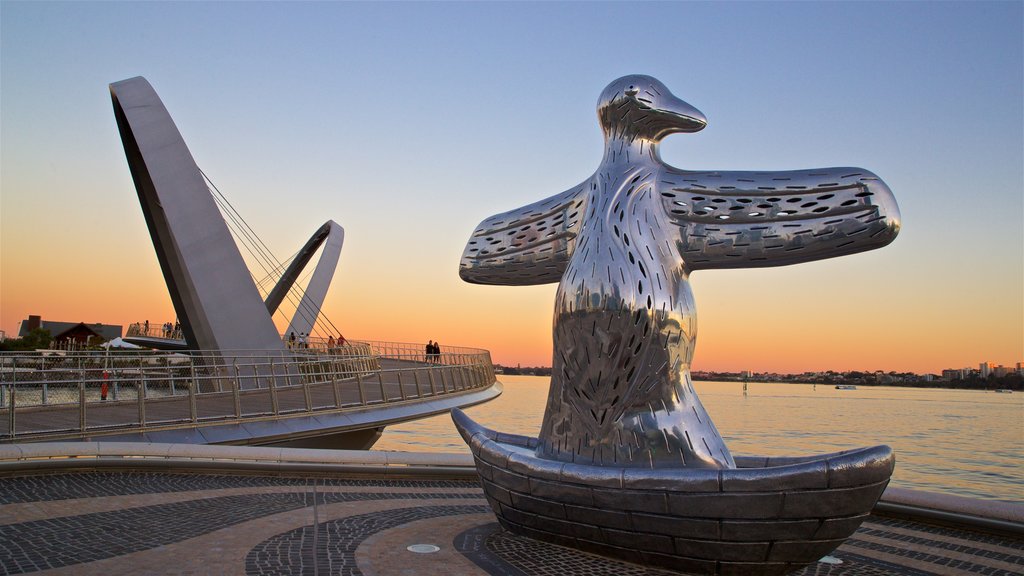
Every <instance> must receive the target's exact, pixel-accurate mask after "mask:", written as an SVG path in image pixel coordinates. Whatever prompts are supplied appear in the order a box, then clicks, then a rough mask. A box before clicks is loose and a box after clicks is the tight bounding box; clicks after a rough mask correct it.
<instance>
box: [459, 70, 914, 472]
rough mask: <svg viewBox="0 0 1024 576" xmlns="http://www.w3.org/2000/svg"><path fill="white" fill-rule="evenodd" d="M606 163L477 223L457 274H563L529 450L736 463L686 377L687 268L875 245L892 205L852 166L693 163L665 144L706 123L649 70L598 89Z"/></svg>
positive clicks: (544, 277) (490, 280) (787, 260)
mask: <svg viewBox="0 0 1024 576" xmlns="http://www.w3.org/2000/svg"><path fill="white" fill-rule="evenodd" d="M598 117H599V118H600V122H601V127H602V130H603V131H604V135H605V151H604V158H603V159H602V161H601V164H600V165H599V166H598V169H597V171H596V172H595V173H594V175H593V176H591V177H590V178H588V179H587V180H585V181H584V182H582V183H581V184H580V185H578V186H576V187H574V188H572V189H570V190H567V191H565V192H563V193H561V194H558V195H555V196H552V197H550V198H547V199H545V200H541V201H539V202H536V203H534V204H530V205H528V206H525V207H522V208H519V209H517V210H512V211H509V212H505V213H502V214H498V215H496V216H492V217H491V218H488V219H486V220H484V221H483V222H482V223H481V224H480V225H479V226H478V227H477V229H476V230H475V231H474V232H473V234H472V236H471V238H470V240H469V243H468V245H467V247H466V250H465V252H464V254H463V256H462V262H461V266H460V271H459V272H460V275H461V276H462V278H463V279H464V280H466V281H468V282H473V283H479V284H502V285H529V284H544V283H550V282H556V281H557V282H559V285H558V291H557V294H556V297H555V314H554V353H553V359H552V378H551V392H550V395H549V397H548V404H547V408H546V412H545V416H544V422H543V425H542V428H541V432H540V437H539V440H540V444H539V445H538V447H537V450H536V451H537V455H538V456H541V457H544V458H549V459H554V460H560V461H566V462H575V463H581V464H595V465H603V466H623V467H646V468H674V467H692V468H735V466H736V464H735V462H734V460H733V457H732V455H731V454H730V452H729V450H728V448H727V447H726V445H725V443H724V442H723V441H722V438H721V436H720V434H719V433H718V431H717V430H716V428H715V425H714V423H713V422H712V421H711V418H710V417H709V416H708V414H707V412H706V411H705V410H704V407H703V406H702V405H701V402H700V399H699V398H698V397H697V394H696V393H695V391H694V389H693V386H692V384H691V382H690V374H689V369H690V362H691V359H692V358H693V348H694V343H695V341H696V336H697V326H696V311H695V308H694V300H693V295H692V293H691V291H690V285H689V281H688V278H689V274H690V273H691V272H692V271H694V270H700V269H711V268H742V267H760V266H781V265H787V264H796V263H800V262H809V261H812V260H819V259H823V258H831V257H835V256H842V255H845V254H853V253H856V252H862V251H865V250H871V249H874V248H878V247H881V246H884V245H886V244H888V243H889V242H891V241H892V240H893V239H894V238H895V236H896V234H897V232H898V231H899V227H900V223H899V210H898V208H897V206H896V201H895V199H894V198H893V196H892V193H891V192H890V191H889V188H888V187H887V186H886V185H885V183H884V182H882V180H880V179H879V178H878V177H877V176H875V175H874V174H872V173H871V172H869V171H867V170H863V169H861V168H823V169H811V170H797V171H785V172H763V171H762V172H721V171H687V170H680V169H678V168H674V167H672V166H669V165H667V164H665V163H664V162H663V161H662V160H661V158H660V156H659V154H658V144H659V142H660V140H661V139H662V138H664V137H665V136H667V135H669V134H672V133H677V132H696V131H698V130H701V129H702V128H703V127H704V126H705V125H706V120H705V118H704V116H703V115H702V114H701V113H700V112H699V111H698V110H696V109H695V108H694V107H692V106H690V105H689V104H686V103H685V102H683V101H682V100H679V99H678V98H676V97H674V96H673V95H672V94H671V93H670V92H669V90H668V89H667V88H666V87H665V86H664V85H663V84H662V83H661V82H659V81H658V80H656V79H654V78H651V77H649V76H639V75H635V76H626V77H623V78H620V79H618V80H616V81H614V82H612V83H611V84H610V85H609V86H608V87H607V88H606V89H605V90H604V92H603V93H602V94H601V97H600V100H599V102H598Z"/></svg>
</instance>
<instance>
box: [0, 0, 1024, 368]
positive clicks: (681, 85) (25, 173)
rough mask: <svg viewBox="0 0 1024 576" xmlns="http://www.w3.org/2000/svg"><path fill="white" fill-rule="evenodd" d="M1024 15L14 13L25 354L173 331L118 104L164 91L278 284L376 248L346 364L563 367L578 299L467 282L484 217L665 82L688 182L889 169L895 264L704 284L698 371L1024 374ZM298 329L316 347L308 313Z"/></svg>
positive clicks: (401, 7)
mask: <svg viewBox="0 0 1024 576" xmlns="http://www.w3.org/2000/svg"><path fill="white" fill-rule="evenodd" d="M1022 22H1024V4H1022V3H1021V2H993V3H984V2H970V3H954V2H942V3H927V2H915V3H884V2H870V3H868V2H857V3H803V2H800V3H770V2H764V3H738V2H737V3H714V4H710V3H708V4H706V3H656V4H645V3H628V4H617V3H599V4H597V3H595V4H590V3H566V4H560V3H542V4H537V3H516V4H502V3H447V4H433V3H409V4H407V3H379V4H363V3H329V2H324V3H308V4H305V3H236V2H225V3H203V2H188V3H156V2H134V3H88V2H75V3H68V4H65V3H56V2H46V3H41V2H24V3H23V2H10V1H4V2H2V3H0V329H2V330H4V331H6V332H7V334H8V335H9V336H10V335H13V334H15V333H16V332H17V329H18V324H19V322H20V321H21V320H23V319H25V318H26V317H27V316H28V315H29V314H39V315H41V316H42V317H43V318H44V319H49V320H60V321H79V320H81V321H86V322H104V323H113V324H123V325H125V326H127V324H129V323H130V322H133V321H139V320H145V319H148V320H150V321H151V322H156V323H160V322H164V321H167V320H172V319H173V316H174V312H173V310H172V306H171V303H170V299H169V297H168V296H167V289H166V286H165V284H164V281H163V278H162V276H161V273H160V269H159V266H158V264H157V260H156V257H155V254H154V251H153V245H152V242H151V241H150V238H149V234H148V232H147V229H146V224H145V222H144V220H143V216H142V212H141V209H140V207H139V202H138V199H137V196H136V193H135V189H134V187H133V185H132V181H131V177H130V174H129V172H128V167H127V164H126V162H125V158H124V152H123V149H122V146H121V142H120V139H119V137H118V134H117V127H116V125H115V121H114V116H113V113H112V109H111V103H110V95H109V91H108V88H107V86H108V84H109V83H111V82H115V81H118V80H122V79H125V78H129V77H133V76H138V75H141V76H145V77H146V78H147V79H148V80H149V81H150V83H151V84H152V85H153V87H154V88H155V89H156V91H157V92H158V94H159V95H160V97H161V98H162V100H163V102H164V104H165V105H166V107H167V108H168V110H169V111H170V113H171V115H172V117H173V118H174V120H175V122H176V123H177V126H178V128H179V130H180V131H181V133H182V135H183V137H184V139H185V142H186V143H187V144H188V146H189V148H190V149H191V151H192V154H193V156H194V157H195V160H196V162H197V164H198V165H199V166H200V168H202V169H203V170H204V171H205V172H206V174H207V175H209V177H210V178H211V179H212V180H213V182H214V183H216V185H217V186H218V187H219V188H220V190H221V191H222V192H224V194H225V195H226V196H227V197H228V198H229V199H230V200H231V202H232V203H233V204H234V206H235V207H236V208H237V209H238V210H239V212H240V213H241V214H242V215H243V216H244V217H245V218H246V220H247V221H248V222H249V224H250V225H252V227H253V228H254V229H255V230H256V231H257V232H258V233H259V235H260V237H261V238H262V239H263V241H264V242H265V243H266V244H267V245H268V246H269V247H270V248H271V249H272V250H273V251H274V252H275V254H276V255H277V256H278V257H279V258H282V259H284V258H287V257H288V256H290V255H291V254H292V253H294V252H295V251H296V250H297V249H298V248H299V247H300V246H301V245H302V244H303V243H304V242H305V241H306V239H307V238H308V237H309V235H310V234H312V233H313V231H314V230H316V229H317V228H318V227H319V226H320V225H321V224H322V223H323V222H324V221H326V220H328V219H334V220H336V221H337V222H338V223H339V224H341V225H342V226H343V227H344V228H345V232H346V240H345V246H344V250H343V252H342V255H341V261H340V264H339V268H338V272H337V276H336V277H335V282H334V284H333V285H332V288H331V292H330V294H329V295H328V298H327V302H326V304H325V312H326V314H327V315H328V317H329V318H330V319H331V320H332V321H333V323H334V324H335V325H337V326H339V327H340V328H341V329H342V330H343V331H344V333H345V336H346V337H348V338H355V339H373V340H393V341H405V342H426V341H427V339H435V340H440V341H441V343H442V344H452V345H465V346H474V347H480V348H486V349H488V350H490V351H491V353H492V356H493V358H494V360H495V361H496V362H499V363H504V364H516V363H522V364H523V365H549V364H550V361H551V314H552V303H553V299H554V293H555V285H547V286H537V287H491V286H477V285H470V284H465V283H463V282H462V281H461V280H460V279H459V277H458V263H459V257H460V255H461V253H462V250H463V247H464V245H465V243H466V241H467V239H468V237H469V234H470V232H472V230H473V229H474V227H475V226H476V224H477V223H478V222H480V221H481V220H482V219H483V218H485V217H488V216H490V215H492V214H495V213H498V212H502V211H505V210H509V209H512V208H517V207H519V206H522V205H524V204H528V203H531V202H534V201H536V200H539V199H542V198H544V197H547V196H550V195H552V194H555V193H558V192H561V191H563V190H566V189H568V188H570V187H572V186H574V185H576V184H577V183H579V182H581V181H583V180H584V179H586V178H587V177H588V176H590V175H591V174H592V173H593V171H594V170H595V169H596V167H597V165H598V163H599V162H600V160H601V151H602V139H601V133H600V131H599V129H598V124H597V119H596V115H595V104H596V101H597V97H598V95H599V94H600V92H601V90H602V89H603V88H604V87H605V85H607V84H608V83H609V82H610V81H611V80H613V79H615V78H617V77H619V76H622V75H625V74H631V73H641V74H650V75H652V76H655V77H657V78H658V79H660V80H661V81H662V82H664V83H665V85H667V86H668V87H669V88H670V89H671V90H672V91H673V92H674V93H675V94H676V95H677V96H679V97H680V98H682V99H684V100H686V101H687V102H689V103H690V104H692V105H694V106H695V107H697V108H698V109H700V110H701V111H702V112H703V113H704V114H705V115H706V116H707V118H708V127H707V128H706V129H705V130H704V131H703V132H700V133H697V134H681V135H676V136H672V137H671V138H669V139H668V140H667V141H666V142H665V144H664V145H663V147H662V155H663V158H664V159H665V160H666V161H667V162H669V163H670V164H672V165H674V166H677V167H679V168H684V169H723V170H750V169H767V170H783V169H797V168H811V167H827V166H861V167H864V168H867V169H869V170H872V171H873V172H875V173H877V174H878V175H879V176H881V177H882V178H883V179H884V180H885V181H886V182H887V183H888V185H889V187H890V188H891V189H892V190H893V192H894V194H895V196H896V198H897V201H898V202H899V205H900V210H901V212H902V220H903V229H902V232H901V234H900V236H899V237H898V238H897V239H896V241H895V242H894V243H893V244H892V245H890V246H887V247H885V248H883V249H881V250H877V251H872V252H867V253H863V254H858V255H854V256H849V257H844V258H839V259H833V260H826V261H820V262H814V263H809V264H801V265H797V266H789V267H781V268H767V269H751V270H728V271H720V270H711V271H700V272H697V273H695V274H694V275H693V276H692V277H691V280H692V283H693V289H694V294H695V296H696V301H697V310H698V317H699V325H700V329H699V338H698V344H697V348H696V355H695V359H694V368H695V369H698V370H746V369H749V370H754V371H781V372H789V371H804V370H808V371H809V370H824V369H837V370H847V369H857V370H874V369H881V370H898V371H904V370H907V371H916V372H937V371H940V370H941V369H943V368H950V367H965V366H974V367H977V365H978V363H979V362H982V361H989V362H991V363H994V364H1005V365H1012V364H1013V363H1015V362H1019V361H1021V360H1024V233H1022V228H1024V224H1022V222H1024V56H1022V52H1024V34H1022ZM278 321H279V322H280V323H282V324H284V323H286V318H283V317H282V318H280V319H278Z"/></svg>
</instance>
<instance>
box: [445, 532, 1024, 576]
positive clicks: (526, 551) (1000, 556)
mask: <svg viewBox="0 0 1024 576" xmlns="http://www.w3.org/2000/svg"><path fill="white" fill-rule="evenodd" d="M871 524H872V525H881V526H885V527H892V528H896V529H912V530H913V531H914V532H915V533H917V535H913V536H912V535H908V534H899V533H894V532H891V531H887V530H879V529H876V528H866V527H865V528H861V529H860V530H859V531H858V532H857V534H855V535H854V537H853V538H851V539H850V540H849V541H848V542H847V543H846V544H844V545H843V546H842V547H840V549H839V550H838V551H836V552H835V554H834V556H835V557H836V558H838V559H840V560H842V563H841V564H827V563H821V562H819V563H816V564H812V565H810V566H807V567H805V568H803V569H801V570H798V571H796V572H793V573H792V574H793V575H796V576H887V575H893V574H899V575H902V576H928V575H935V574H949V573H951V569H955V570H962V571H965V572H970V573H974V574H986V575H991V576H1014V575H1019V574H1024V554H1021V553H1016V554H1014V553H1001V552H995V551H986V550H979V549H977V548H974V547H971V546H967V545H963V544H956V543H952V542H948V541H942V540H936V539H934V538H929V537H928V536H929V535H934V536H937V537H944V538H949V539H954V540H967V541H973V542H977V543H979V544H988V545H990V546H992V547H1000V548H1007V549H1011V550H1019V551H1024V540H1012V539H1009V538H1000V537H997V536H988V535H979V534H971V533H965V532H962V531H958V530H952V529H948V528H940V527H936V526H928V525H922V524H919V523H916V522H908V521H902V520H892V519H884V518H873V519H872V520H871ZM863 536H874V537H881V538H885V539H886V540H888V541H890V542H891V545H890V544H877V543H875V542H869V541H865V540H863V539H862V537H863ZM474 540H475V541H480V540H482V542H483V546H482V547H481V546H479V545H478V546H473V545H472V544H470V543H471V542H473V541H474ZM458 542H459V543H460V544H461V551H462V552H463V553H464V554H466V556H467V557H469V558H470V559H471V560H473V561H474V562H475V563H476V564H477V565H478V566H480V567H481V568H483V569H485V570H487V571H488V572H489V573H491V574H495V575H501V576H520V575H534V574H537V575H551V576H574V575H577V574H578V575H581V576H582V575H594V576H603V575H608V576H612V575H618V574H621V575H625V576H663V575H668V574H676V573H675V572H670V571H664V570H655V569H648V568H644V567H642V566H637V565H635V564H629V563H626V562H621V561H618V560H614V559H609V558H602V557H600V556H595V555H592V554H587V553H585V552H581V551H578V550H575V549H571V548H563V547H561V546H556V545H553V544H547V543H544V542H538V541H535V540H530V539H527V538H523V537H521V536H518V535H515V534H512V533H510V532H506V531H504V530H502V529H501V528H500V527H499V526H498V525H497V524H496V523H495V524H488V525H486V526H482V527H480V528H477V529H475V530H469V531H467V532H466V533H464V534H462V535H460V538H459V541H458ZM922 547H926V548H927V549H929V550H930V551H932V550H935V549H939V550H949V551H950V552H952V553H954V554H953V555H952V556H959V557H960V558H955V557H952V556H943V555H940V554H936V553H934V552H922V551H920V550H917V549H920V548H922ZM481 548H482V549H481ZM873 552H884V553H885V554H891V555H895V556H897V557H901V558H907V559H912V560H917V561H920V562H923V563H925V565H927V566H928V568H927V569H919V568H914V567H911V566H907V565H904V564H901V563H896V562H891V561H887V560H883V559H879V558H877V557H872V553H873ZM963 557H974V558H976V560H973V561H972V560H965V559H963ZM987 560H996V561H998V562H1000V563H1005V564H1008V565H1011V566H1019V568H1017V569H1013V568H1010V569H1000V568H998V567H996V566H993V565H991V564H989V563H987Z"/></svg>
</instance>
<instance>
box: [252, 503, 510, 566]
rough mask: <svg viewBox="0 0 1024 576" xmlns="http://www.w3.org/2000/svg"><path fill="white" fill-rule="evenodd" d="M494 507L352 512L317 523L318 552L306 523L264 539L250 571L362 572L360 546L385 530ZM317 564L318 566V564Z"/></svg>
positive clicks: (253, 551)
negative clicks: (357, 556)
mask: <svg viewBox="0 0 1024 576" xmlns="http://www.w3.org/2000/svg"><path fill="white" fill-rule="evenodd" d="M488 511H490V508H489V507H487V506H483V505H476V506H422V507H419V508H399V509H397V510H388V511H385V512H377V513H374V514H364V515H360V516H350V517H348V518H341V519H338V520H333V521H330V522H322V523H320V525H319V526H318V527H317V530H316V539H317V542H318V543H322V544H320V546H319V550H316V553H315V556H314V549H313V533H314V527H313V526H303V527H302V528H299V529H298V530H292V531H289V532H285V533H284V534H279V535H277V536H275V537H274V538H271V539H270V540H267V541H265V542H261V543H260V544H259V545H258V546H256V547H255V548H253V549H252V551H251V552H249V556H248V557H247V558H246V559H245V572H246V574H252V575H258V576H289V575H295V574H302V575H306V574H309V575H312V574H332V575H341V576H355V575H358V574H362V571H360V570H359V567H358V566H357V565H356V548H359V545H360V544H361V543H362V542H363V540H365V539H366V538H368V537H369V536H372V535H374V534H376V533H377V532H380V531H382V530H388V529H390V528H394V527H396V526H400V525H402V524H405V523H408V522H413V521H416V520H425V519H427V518H436V517H438V516H450V515H455V514H478V513H481V512H488ZM314 565H315V566H314Z"/></svg>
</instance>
